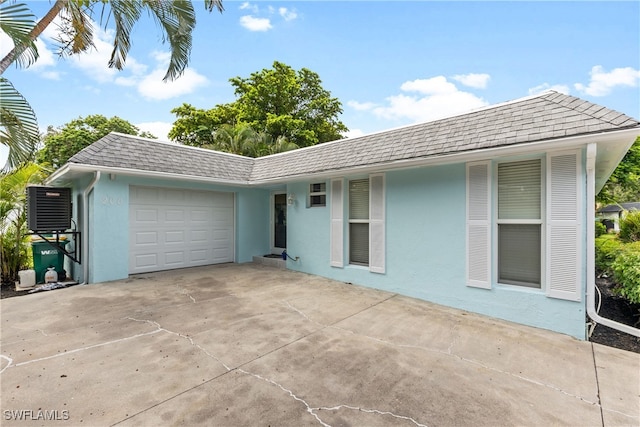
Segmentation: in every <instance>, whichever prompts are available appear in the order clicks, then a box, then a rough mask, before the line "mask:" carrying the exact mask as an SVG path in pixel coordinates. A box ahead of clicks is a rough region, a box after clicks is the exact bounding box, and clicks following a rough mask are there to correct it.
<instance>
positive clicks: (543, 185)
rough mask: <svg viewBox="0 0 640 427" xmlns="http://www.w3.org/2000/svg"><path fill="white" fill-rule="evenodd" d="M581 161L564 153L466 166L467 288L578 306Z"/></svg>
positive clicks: (575, 154)
mask: <svg viewBox="0 0 640 427" xmlns="http://www.w3.org/2000/svg"><path fill="white" fill-rule="evenodd" d="M581 156H582V152H581V150H568V151H554V152H552V153H547V155H546V156H545V157H542V158H537V159H530V160H525V161H516V162H495V161H491V160H484V161H479V162H470V163H467V224H466V225H467V230H466V231H467V232H466V234H467V236H466V270H467V271H466V279H467V286H470V287H474V288H482V289H491V288H492V284H493V283H496V282H497V283H501V284H509V285H518V286H525V287H530V288H534V289H544V291H545V293H546V295H547V296H548V297H551V298H560V299H564V300H570V301H580V300H581V298H582V295H583V291H582V287H583V283H584V281H583V272H582V270H583V269H584V262H583V244H584V243H583V234H584V233H583V232H582V230H583V224H582V222H581V220H582V219H584V208H583V207H582V205H581V203H583V202H584V198H583V186H584V179H583V177H584V176H585V175H584V174H585V173H587V174H588V173H589V172H588V171H585V170H584V168H583V165H582V164H581V158H582V157H581ZM494 179H495V180H496V181H497V182H495V183H494ZM494 184H495V185H494Z"/></svg>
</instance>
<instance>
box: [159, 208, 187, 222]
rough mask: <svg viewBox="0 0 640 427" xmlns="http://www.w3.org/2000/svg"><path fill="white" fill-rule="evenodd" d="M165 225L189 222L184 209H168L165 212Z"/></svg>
mask: <svg viewBox="0 0 640 427" xmlns="http://www.w3.org/2000/svg"><path fill="white" fill-rule="evenodd" d="M164 220H165V223H174V224H175V223H179V224H184V223H185V222H186V221H187V220H188V217H187V214H186V212H185V210H184V209H167V210H165V211H164Z"/></svg>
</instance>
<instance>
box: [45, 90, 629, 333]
mask: <svg viewBox="0 0 640 427" xmlns="http://www.w3.org/2000/svg"><path fill="white" fill-rule="evenodd" d="M639 125H640V124H639V122H638V120H636V119H633V118H631V117H628V116H626V115H624V114H621V113H618V112H616V111H613V110H610V109H608V108H605V107H602V106H599V105H596V104H593V103H591V102H587V101H585V100H582V99H579V98H575V97H572V96H567V95H564V94H560V93H556V92H552V91H550V92H545V93H543V94H540V95H536V96H530V97H526V98H522V99H518V100H514V101H510V102H506V103H503V104H498V105H494V106H490V107H486V108H483V109H480V110H476V111H472V112H469V113H465V114H460V115H456V116H453V117H448V118H444V119H441V120H435V121H430V122H427V123H422V124H416V125H411V126H405V127H401V128H398V129H393V130H388V131H384V132H378V133H374V134H371V135H366V136H361V137H356V138H349V139H344V140H339V141H334V142H329V143H324V144H320V145H316V146H313V147H307V148H302V149H299V150H295V151H289V152H286V153H280V154H275V155H271V156H267V157H262V158H257V159H252V158H246V157H242V156H237V155H232V154H225V153H220V152H215V151H210V150H205V149H200V148H193V147H188V146H183V145H178V144H175V143H169V142H159V141H157V140H151V139H145V138H139V137H134V136H130V135H122V134H117V133H112V134H109V135H107V136H105V137H104V138H102V139H101V140H99V141H97V142H96V143H94V144H93V145H91V146H89V147H87V148H85V149H84V150H82V151H81V152H79V153H77V154H76V155H75V156H73V157H72V158H71V159H70V161H69V162H68V163H67V164H66V165H64V166H63V167H62V168H60V169H59V170H58V171H56V172H55V173H54V174H53V175H52V176H51V177H50V178H49V180H48V185H53V186H67V187H72V189H73V192H72V194H73V198H74V200H75V203H74V206H73V209H74V220H75V221H76V222H77V224H78V227H79V229H80V230H82V231H83V239H82V240H83V241H84V243H85V244H84V245H83V246H84V247H83V249H82V252H83V257H82V258H83V260H82V267H81V268H77V269H76V271H74V272H73V273H72V274H73V277H75V278H76V279H77V280H79V281H84V282H86V283H95V282H103V281H109V280H117V279H124V278H127V277H128V276H129V275H130V274H136V273H145V272H151V271H162V270H167V269H174V268H183V267H190V266H199V265H208V264H216V263H229V262H235V263H245V262H250V261H252V258H253V257H254V256H256V255H259V256H262V255H264V254H268V253H275V254H279V253H281V252H282V251H283V250H284V249H285V248H286V252H287V253H288V255H289V256H290V257H289V258H288V259H287V262H286V267H287V268H289V269H291V270H296V271H300V272H305V273H309V274H314V275H320V276H325V277H328V278H332V279H336V280H339V281H343V282H350V283H354V284H359V285H364V286H369V287H372V288H377V289H383V290H386V291H390V292H396V293H399V294H403V295H407V296H411V297H416V298H420V299H424V300H428V301H432V302H435V303H438V304H442V305H446V306H451V307H455V308H459V309H462V310H468V311H472V312H476V313H481V314H485V315H489V316H493V317H497V318H501V319H506V320H509V321H514V322H518V323H522V324H526V325H531V326H535V327H539V328H545V329H549V330H554V331H558V332H561V333H564V334H568V335H571V336H574V337H577V338H579V339H585V337H586V335H585V318H586V314H587V313H586V309H587V308H586V306H587V304H586V302H587V298H588V297H587V293H588V292H587V290H588V283H589V280H590V278H593V259H592V258H593V233H594V231H593V229H594V227H593V221H594V218H595V202H594V201H595V195H596V194H597V192H598V191H599V190H600V189H601V188H602V186H603V185H604V184H605V182H606V180H607V179H608V177H609V176H610V174H611V173H612V172H613V170H614V169H615V167H616V165H617V164H618V163H619V162H620V160H621V159H622V158H623V156H624V155H625V153H626V152H627V150H628V149H629V147H630V146H631V145H632V144H633V142H634V140H635V139H636V138H637V137H638V136H639V135H640V126H639Z"/></svg>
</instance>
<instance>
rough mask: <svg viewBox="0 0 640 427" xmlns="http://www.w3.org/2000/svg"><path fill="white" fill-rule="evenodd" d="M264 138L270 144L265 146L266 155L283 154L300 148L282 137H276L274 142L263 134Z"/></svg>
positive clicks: (269, 136)
mask: <svg viewBox="0 0 640 427" xmlns="http://www.w3.org/2000/svg"><path fill="white" fill-rule="evenodd" d="M265 137H266V138H268V140H269V141H270V143H269V144H267V149H268V153H267V154H276V153H284V152H285V151H291V150H297V149H298V148H300V147H299V146H298V144H296V143H295V142H291V141H289V140H288V139H287V137H286V136H284V135H280V136H279V137H277V138H276V140H275V142H273V138H272V137H271V135H269V134H265Z"/></svg>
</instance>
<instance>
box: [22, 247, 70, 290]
mask: <svg viewBox="0 0 640 427" xmlns="http://www.w3.org/2000/svg"><path fill="white" fill-rule="evenodd" d="M58 243H59V245H60V246H61V247H62V248H64V247H65V246H66V245H67V243H69V242H68V241H67V240H61V241H60V242H58ZM31 250H32V251H33V269H34V270H35V271H36V283H44V275H45V273H46V272H47V269H48V268H49V267H54V268H55V269H56V272H57V273H58V279H59V280H60V278H62V272H63V270H64V253H63V252H62V251H61V250H60V249H58V248H56V247H54V246H51V245H50V244H49V243H47V242H45V241H42V240H36V241H33V242H31Z"/></svg>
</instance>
